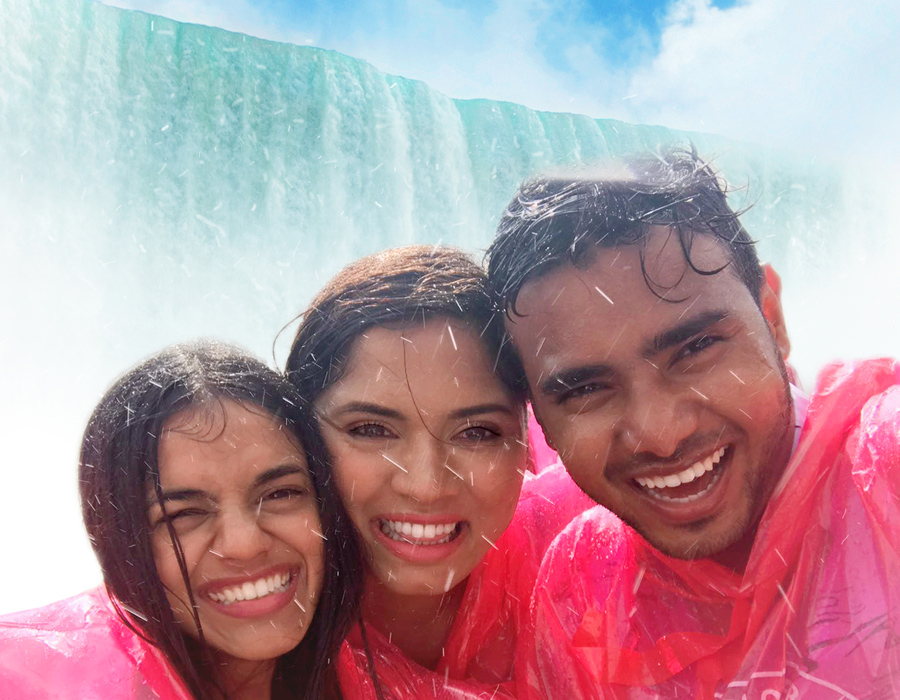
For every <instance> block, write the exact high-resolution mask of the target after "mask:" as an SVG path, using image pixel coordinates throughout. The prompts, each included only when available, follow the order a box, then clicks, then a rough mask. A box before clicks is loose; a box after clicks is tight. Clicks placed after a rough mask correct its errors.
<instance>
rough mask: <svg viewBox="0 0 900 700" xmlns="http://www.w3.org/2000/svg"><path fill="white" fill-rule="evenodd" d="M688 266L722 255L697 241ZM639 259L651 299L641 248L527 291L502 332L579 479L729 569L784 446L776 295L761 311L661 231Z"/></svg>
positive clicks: (784, 346)
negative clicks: (514, 349) (509, 339)
mask: <svg viewBox="0 0 900 700" xmlns="http://www.w3.org/2000/svg"><path fill="white" fill-rule="evenodd" d="M691 260H692V261H693V264H694V267H695V268H697V269H699V270H715V269H718V268H720V267H722V266H723V265H725V264H726V263H728V262H729V261H730V258H729V255H728V251H727V249H726V248H725V247H724V246H722V245H720V244H719V243H718V242H717V241H716V240H715V239H714V238H712V237H710V236H705V235H699V236H696V237H695V240H694V245H693V249H692V253H691ZM644 266H645V269H646V274H647V277H648V278H649V279H650V280H651V281H652V283H653V284H654V289H655V291H656V294H654V292H653V291H651V289H650V287H649V286H648V283H647V281H646V280H645V277H644V274H643V273H642V265H641V246H640V245H630V246H622V247H616V248H598V249H597V251H596V255H595V257H594V258H593V260H592V261H591V262H590V264H589V265H587V266H586V267H579V268H576V267H574V266H572V265H569V264H566V265H564V266H563V267H560V268H558V269H555V270H553V271H551V272H549V273H548V274H546V275H544V276H541V277H538V278H536V279H534V280H533V281H530V282H527V283H526V284H525V285H524V286H523V287H522V290H521V292H520V294H519V298H518V303H517V310H518V311H519V312H520V313H521V314H522V316H513V318H512V321H511V322H509V324H508V327H509V331H510V333H511V335H512V338H513V341H514V343H515V345H516V347H517V348H518V350H519V352H520V354H521V356H522V361H523V363H524V366H525V371H526V374H527V376H528V383H529V385H530V386H531V391H532V396H533V402H534V408H535V412H536V414H537V416H538V420H539V421H540V422H541V424H542V425H543V427H544V430H545V432H546V434H547V436H548V438H549V439H550V441H551V442H552V443H553V446H554V447H555V448H556V449H557V451H558V452H559V454H560V457H561V458H562V460H563V462H564V463H565V465H566V468H567V469H568V471H569V473H570V474H571V475H572V478H573V479H574V480H575V481H576V482H577V483H578V485H579V486H580V487H581V488H582V489H584V491H585V492H587V493H588V495H590V496H591V497H592V498H593V499H594V500H595V501H597V502H598V503H600V504H601V505H603V506H605V507H607V508H608V509H610V510H612V511H613V512H615V513H616V514H617V515H619V517H621V518H622V519H623V520H624V521H625V522H627V523H628V524H629V525H631V526H632V527H633V528H634V529H635V530H637V531H638V532H640V533H641V534H642V535H643V536H644V537H645V538H646V539H647V540H648V541H649V542H650V543H651V544H653V545H654V546H655V547H656V548H658V549H659V550H661V551H663V552H665V553H667V554H669V555H671V556H675V557H679V558H685V559H693V558H698V557H712V556H716V555H718V558H720V559H721V560H722V561H723V562H733V561H734V560H735V558H737V560H738V561H739V560H740V559H741V558H742V557H743V556H744V555H745V554H746V552H747V551H748V548H749V544H748V543H752V537H753V533H754V529H755V526H756V523H757V522H758V519H759V517H760V515H761V514H762V511H763V509H764V507H765V504H766V502H767V501H768V499H769V497H770V496H771V494H772V490H773V489H774V487H775V484H776V482H777V480H778V478H779V477H780V475H781V473H782V471H783V470H784V466H785V464H786V463H787V460H788V457H789V456H790V449H791V443H792V437H793V431H792V425H793V421H792V410H791V400H790V392H789V388H788V384H787V380H786V378H785V372H784V364H783V358H785V357H786V356H787V353H788V350H789V343H788V340H787V334H786V332H785V328H784V322H783V318H782V315H781V305H780V302H779V299H778V295H777V294H776V293H775V292H774V291H773V290H772V289H771V288H770V287H769V286H768V285H764V287H763V291H762V293H761V299H760V302H761V303H760V305H757V303H756V301H755V300H754V299H753V297H752V295H751V294H750V291H749V290H748V289H747V287H746V286H745V285H744V284H743V282H741V280H740V279H739V278H738V277H737V275H736V273H735V272H734V271H733V270H732V269H731V268H730V267H729V268H726V269H725V270H723V271H721V272H719V273H717V274H713V275H701V274H698V273H697V272H696V271H695V270H694V269H692V268H691V266H690V265H689V264H688V263H687V262H686V259H685V256H684V253H683V252H682V250H681V246H680V244H679V242H678V238H677V235H675V234H674V233H673V232H672V231H671V229H669V228H667V227H661V226H655V227H651V230H650V233H649V236H648V238H647V240H646V242H645V245H644ZM660 297H664V298H665V300H663V299H660ZM760 306H761V307H762V311H760Z"/></svg>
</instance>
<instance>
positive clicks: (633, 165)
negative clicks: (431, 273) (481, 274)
mask: <svg viewBox="0 0 900 700" xmlns="http://www.w3.org/2000/svg"><path fill="white" fill-rule="evenodd" d="M729 191H730V190H729V188H728V185H727V184H726V183H725V181H724V180H723V179H722V178H721V177H720V176H719V175H718V174H717V173H716V172H715V170H714V169H713V168H712V167H711V166H710V164H709V163H707V162H706V161H704V160H703V159H702V158H700V157H699V156H698V155H697V152H696V151H695V150H694V149H693V148H690V149H682V148H670V149H668V150H666V151H664V152H661V153H650V154H642V155H638V156H632V157H630V158H625V159H622V160H621V161H619V162H618V163H616V164H615V165H614V166H612V167H609V168H607V169H606V170H603V171H596V170H595V171H583V172H581V171H580V172H577V173H576V172H570V173H567V174H557V175H549V176H538V177H534V178H532V179H530V180H527V181H526V182H524V183H523V184H522V186H521V187H519V190H518V192H516V195H515V196H514V197H513V199H512V201H511V202H510V204H509V206H508V207H507V209H506V212H505V213H504V214H503V216H502V218H501V219H500V223H499V225H498V227H497V237H496V239H495V240H494V242H493V244H492V245H491V247H490V248H489V249H488V252H487V257H488V284H489V287H490V291H491V293H492V295H493V297H494V300H495V302H496V304H497V305H498V307H499V308H500V309H501V310H502V311H503V312H504V313H506V314H507V315H509V314H510V313H512V314H518V312H517V311H516V300H517V298H518V295H519V291H520V290H521V289H522V286H523V285H524V284H525V283H526V282H528V281H531V280H533V279H535V278H537V277H540V276H541V275H544V274H546V273H548V272H550V271H551V270H554V269H556V268H558V267H560V266H562V265H564V264H566V263H570V264H572V265H574V266H576V267H584V266H586V265H589V264H590V262H591V260H592V259H593V255H594V252H595V251H596V249H597V248H598V247H599V248H612V247H617V246H625V245H632V244H642V243H644V242H645V241H646V240H647V236H648V232H649V229H650V226H668V227H670V228H671V229H672V230H673V231H674V232H675V233H676V234H677V236H678V241H679V243H680V245H681V248H682V250H683V251H684V254H685V259H686V260H687V262H688V264H689V265H690V266H691V268H692V269H693V270H694V271H695V272H697V273H699V274H702V275H713V274H717V273H718V272H721V271H722V270H723V269H725V267H729V266H732V267H733V268H734V272H735V274H737V276H738V277H739V278H740V279H741V281H742V282H743V283H744V285H746V287H747V289H749V290H750V293H751V294H752V296H753V298H754V300H756V301H757V303H759V298H760V290H761V288H762V281H763V273H762V269H761V268H760V264H759V258H758V256H757V254H756V248H755V245H754V241H753V240H752V239H751V238H750V236H749V234H748V233H747V231H746V229H744V227H743V225H742V224H741V222H740V220H739V216H740V214H742V213H743V211H737V212H736V211H734V210H733V209H732V208H731V207H730V206H729V205H728V201H727V195H728V193H729ZM695 235H710V236H715V237H716V238H717V239H719V240H720V241H721V242H722V243H723V244H724V245H725V246H726V247H727V248H728V250H729V253H730V257H731V260H730V262H729V263H728V264H727V265H725V266H724V267H720V268H717V269H713V270H705V269H698V268H697V267H696V266H695V265H694V263H693V260H692V258H691V247H692V243H693V239H694V236H695ZM641 266H642V271H643V274H644V278H645V280H646V281H647V284H648V286H649V287H650V289H651V290H652V291H653V292H654V293H655V294H657V296H660V298H667V297H666V292H667V287H664V286H661V285H659V284H658V283H656V282H654V281H653V280H652V279H650V278H649V277H648V275H647V271H646V267H645V266H644V258H643V255H642V256H641ZM669 300H670V301H677V299H669Z"/></svg>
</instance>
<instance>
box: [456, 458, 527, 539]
mask: <svg viewBox="0 0 900 700" xmlns="http://www.w3.org/2000/svg"><path fill="white" fill-rule="evenodd" d="M526 456H527V452H526V450H525V448H524V447H522V446H520V445H517V446H516V448H511V449H508V450H503V451H502V452H498V453H496V454H495V455H494V458H493V459H490V460H487V467H485V466H484V464H482V465H481V466H480V467H479V468H478V469H473V470H471V472H470V474H469V476H468V479H469V483H468V484H467V486H468V490H469V492H470V494H471V498H472V502H473V506H474V508H475V512H474V513H473V514H472V515H473V517H474V516H477V517H478V520H479V521H480V522H481V525H482V529H484V530H485V531H490V532H493V533H495V534H499V533H500V532H502V531H503V530H505V529H506V527H507V526H508V525H509V521H510V520H511V519H512V516H513V513H514V512H515V509H516V504H517V503H518V501H519V493H520V492H521V490H522V479H523V473H522V472H523V470H524V469H525V463H526Z"/></svg>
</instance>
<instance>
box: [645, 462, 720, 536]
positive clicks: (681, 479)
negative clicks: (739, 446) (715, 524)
mask: <svg viewBox="0 0 900 700" xmlns="http://www.w3.org/2000/svg"><path fill="white" fill-rule="evenodd" d="M733 453H734V448H733V446H731V445H723V446H721V447H718V448H716V449H715V450H714V451H712V452H710V453H709V454H707V455H706V456H705V457H703V458H701V459H697V460H696V461H694V462H693V463H691V464H688V465H687V466H684V465H681V466H678V467H674V469H677V471H673V468H672V467H669V468H668V470H667V471H663V470H662V469H661V468H657V469H656V471H654V472H648V471H645V472H644V473H643V474H641V475H640V476H637V477H632V478H631V479H630V480H629V481H630V483H631V487H632V488H633V489H634V490H635V491H636V492H637V493H638V494H639V495H640V496H641V499H642V501H643V502H644V503H645V504H646V505H647V506H649V507H650V508H652V509H653V510H654V511H656V512H657V513H658V514H659V515H661V516H663V517H664V518H665V519H666V520H668V521H670V522H671V524H673V525H675V524H678V523H681V524H688V523H692V522H697V521H699V520H702V519H705V518H708V517H710V516H712V515H714V514H715V513H717V512H718V511H719V510H720V509H721V508H722V507H723V503H724V502H725V498H726V496H727V493H728V490H729V487H728V483H729V482H730V479H729V471H728V469H729V465H730V464H731V462H732V456H733Z"/></svg>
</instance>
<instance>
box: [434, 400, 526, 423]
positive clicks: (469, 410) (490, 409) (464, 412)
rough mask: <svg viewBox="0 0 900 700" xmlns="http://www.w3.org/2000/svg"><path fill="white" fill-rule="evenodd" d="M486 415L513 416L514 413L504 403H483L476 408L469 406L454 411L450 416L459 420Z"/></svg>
mask: <svg viewBox="0 0 900 700" xmlns="http://www.w3.org/2000/svg"><path fill="white" fill-rule="evenodd" d="M485 413H506V414H509V415H512V414H513V411H512V410H511V409H510V407H509V406H507V405H505V404H502V403H481V404H477V405H475V406H467V407H466V408H461V409H459V410H458V411H453V412H452V413H451V414H450V418H452V419H453V420H459V419H461V418H471V417H472V416H480V415H482V414H485Z"/></svg>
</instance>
